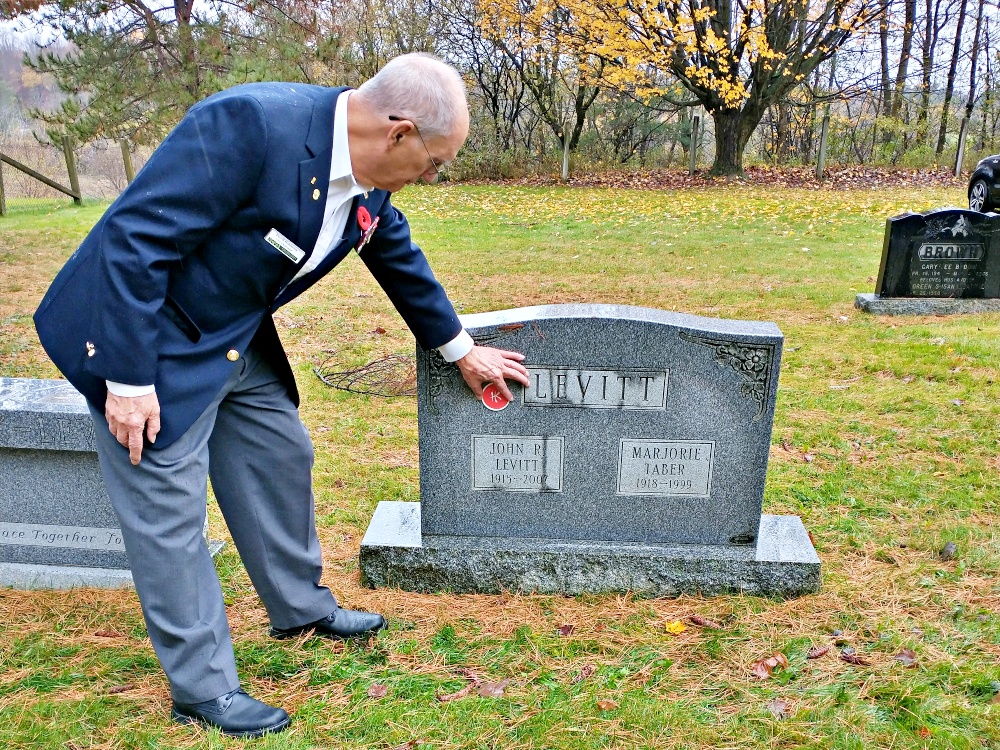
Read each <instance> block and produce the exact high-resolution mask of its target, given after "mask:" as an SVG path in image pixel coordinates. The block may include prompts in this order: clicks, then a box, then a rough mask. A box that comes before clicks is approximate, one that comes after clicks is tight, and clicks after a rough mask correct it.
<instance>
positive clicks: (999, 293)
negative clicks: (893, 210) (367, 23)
mask: <svg viewBox="0 0 1000 750" xmlns="http://www.w3.org/2000/svg"><path fill="white" fill-rule="evenodd" d="M998 298H1000V216H998V215H997V214H992V213H989V214H982V213H979V212H977V211H968V210H965V209H960V208H944V209H939V210H936V211H931V212H929V213H926V214H917V213H907V214H901V215H900V216H894V217H892V218H891V219H888V220H887V221H886V227H885V240H884V243H883V246H882V262H881V265H880V266H879V273H878V281H877V282H876V284H875V294H873V295H872V294H862V295H858V298H857V300H856V302H855V304H856V306H857V307H859V308H861V309H864V310H867V311H869V312H876V313H889V314H914V315H920V314H933V313H944V314H947V313H950V312H982V311H990V310H1000V304H998V303H997V302H994V300H997V299H998Z"/></svg>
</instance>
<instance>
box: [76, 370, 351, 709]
mask: <svg viewBox="0 0 1000 750" xmlns="http://www.w3.org/2000/svg"><path fill="white" fill-rule="evenodd" d="M91 415H92V417H93V419H94V428H95V430H94V431H95V433H96V436H97V452H98V455H99V456H100V461H101V471H102V473H103V475H104V482H105V485H106V487H107V491H108V495H109V496H110V498H111V504H112V506H113V507H114V510H115V513H117V515H118V520H119V521H120V523H121V530H122V538H123V540H124V542H125V552H126V554H127V555H128V561H129V566H130V567H131V569H132V577H133V580H134V581H135V588H136V592H137V593H138V595H139V602H140V604H141V605H142V614H143V617H144V618H145V620H146V627H147V629H148V631H149V637H150V640H151V641H152V642H153V649H154V650H155V651H156V656H157V658H158V659H159V660H160V665H161V666H162V667H163V671H164V672H165V673H166V675H167V678H168V679H169V680H170V691H171V694H172V696H173V698H174V700H175V701H178V702H181V703H197V702H200V701H205V700H210V699H212V698H216V697H218V696H220V695H222V694H224V693H228V692H229V691H231V690H235V689H236V688H237V687H239V684H240V683H239V678H238V677H237V674H236V661H235V659H234V656H233V644H232V641H231V639H230V635H229V623H228V620H227V619H226V609H225V604H224V603H223V599H222V588H221V587H220V585H219V578H218V575H217V574H216V572H215V566H214V565H213V563H212V558H211V555H210V554H209V552H208V548H207V547H206V545H205V540H204V537H203V535H202V532H203V526H204V523H205V512H206V508H205V505H206V495H207V477H209V476H210V477H211V479H212V489H213V490H214V492H215V497H216V499H217V500H218V503H219V508H220V509H221V510H222V515H223V516H224V517H225V519H226V525H227V526H228V527H229V531H230V533H231V534H232V537H233V542H234V543H235V544H236V549H237V550H238V551H239V554H240V557H241V558H242V560H243V564H244V565H245V566H246V569H247V572H248V573H249V574H250V579H251V580H252V581H253V585H254V588H255V589H256V590H257V594H258V595H259V596H260V598H261V601H262V602H263V603H264V607H265V608H266V610H267V614H268V617H269V618H270V620H271V624H272V625H274V626H276V627H279V628H290V627H295V626H298V625H304V624H306V623H308V622H313V621H314V620H318V619H319V618H321V617H325V616H326V615H328V614H330V613H331V612H332V611H333V610H334V609H336V607H337V602H336V600H335V599H334V597H333V594H331V593H330V590H329V589H327V588H326V587H325V586H321V585H320V583H319V581H320V575H321V573H322V568H323V563H322V550H321V549H320V545H319V539H318V537H317V536H316V521H315V512H314V508H313V495H312V464H313V448H312V442H311V441H310V439H309V435H308V433H307V432H306V428H305V425H303V424H302V421H301V420H300V419H299V414H298V410H297V409H296V408H295V406H294V405H293V404H292V402H291V399H290V398H289V397H288V393H287V391H286V389H285V387H284V385H283V384H282V383H281V382H280V380H279V379H278V377H277V376H276V375H275V373H274V372H273V370H272V369H271V367H270V366H268V365H267V363H266V362H264V360H263V359H262V358H261V357H259V356H257V355H256V354H255V353H254V352H253V350H251V351H248V352H247V353H246V354H245V355H244V356H243V357H242V358H241V359H240V360H239V362H238V363H237V365H236V368H235V371H234V373H233V375H232V376H231V377H230V378H229V381H228V382H227V383H226V385H225V387H224V388H223V389H222V390H221V391H220V392H219V395H218V396H217V397H216V399H215V401H213V402H212V404H211V405H210V406H209V407H208V408H207V409H206V410H205V412H204V413H203V414H202V415H201V417H199V418H198V421H196V422H195V423H194V424H193V425H192V426H191V428H190V429H189V430H188V431H187V432H186V433H184V435H183V436H181V438H180V439H179V440H177V442H175V443H173V444H172V445H170V446H168V447H167V448H165V449H163V450H156V449H155V448H154V449H150V448H149V446H147V447H146V448H145V449H144V450H143V452H142V460H141V461H140V462H139V465H138V466H132V464H131V463H130V462H129V458H128V450H127V449H126V448H124V447H123V446H122V445H120V444H119V443H118V441H117V440H116V439H115V436H114V435H112V434H111V432H110V431H109V430H108V424H107V420H106V419H105V417H104V414H103V413H100V412H97V411H95V410H94V409H93V407H91Z"/></svg>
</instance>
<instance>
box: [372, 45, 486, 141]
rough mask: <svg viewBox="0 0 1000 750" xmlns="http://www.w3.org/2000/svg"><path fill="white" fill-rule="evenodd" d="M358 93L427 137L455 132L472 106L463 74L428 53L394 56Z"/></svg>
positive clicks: (379, 110) (373, 105)
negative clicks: (461, 117)
mask: <svg viewBox="0 0 1000 750" xmlns="http://www.w3.org/2000/svg"><path fill="white" fill-rule="evenodd" d="M358 93H359V94H361V95H362V97H363V98H364V100H365V101H366V102H367V103H368V104H369V105H370V106H371V107H372V108H373V109H374V110H375V112H377V113H378V114H380V115H385V116H389V115H395V116H396V117H402V118H403V119H406V120H410V121H411V122H412V123H413V124H414V125H416V126H417V128H418V129H419V130H420V134H421V135H423V137H424V138H435V137H440V138H446V137H448V136H449V135H451V134H452V133H453V132H454V131H455V128H456V124H457V122H458V120H459V118H460V116H461V113H467V112H468V106H469V105H468V104H467V102H466V99H465V83H464V82H463V81H462V76H461V74H460V73H459V72H458V71H457V70H455V68H453V67H452V66H451V65H449V64H448V63H446V62H445V61H444V60H442V59H441V58H440V57H436V56H435V55H429V54H427V53H425V52H411V53H409V54H406V55H400V56H399V57H395V58H393V59H392V60H390V61H389V62H387V63H386V64H385V66H384V67H383V68H382V69H381V70H380V71H379V72H378V73H376V74H375V76H373V77H372V78H369V79H368V80H367V81H365V82H364V83H362V84H361V86H359V87H358Z"/></svg>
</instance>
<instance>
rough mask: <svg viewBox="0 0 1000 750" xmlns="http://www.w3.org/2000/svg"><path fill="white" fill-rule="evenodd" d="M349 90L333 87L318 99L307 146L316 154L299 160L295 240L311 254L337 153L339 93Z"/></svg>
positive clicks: (324, 206) (311, 152) (319, 226)
mask: <svg viewBox="0 0 1000 750" xmlns="http://www.w3.org/2000/svg"><path fill="white" fill-rule="evenodd" d="M346 90H347V89H346V87H344V88H337V89H330V90H329V92H327V94H326V95H325V96H322V97H320V98H319V99H317V100H316V104H315V106H314V107H313V116H312V122H311V123H310V126H309V135H308V136H307V137H306V149H307V150H308V151H309V153H310V154H311V155H312V158H310V159H305V160H304V161H301V162H299V231H298V233H297V235H296V237H295V244H297V245H298V246H299V247H300V248H302V249H303V250H305V251H306V257H307V258H308V256H309V255H311V254H312V251H313V247H314V246H315V244H316V238H317V237H318V236H319V230H320V228H321V227H322V226H323V213H324V210H325V209H326V192H327V188H328V187H329V186H330V159H331V157H332V155H333V116H334V111H335V109H336V104H337V97H338V96H340V94H342V93H343V92H344V91H346Z"/></svg>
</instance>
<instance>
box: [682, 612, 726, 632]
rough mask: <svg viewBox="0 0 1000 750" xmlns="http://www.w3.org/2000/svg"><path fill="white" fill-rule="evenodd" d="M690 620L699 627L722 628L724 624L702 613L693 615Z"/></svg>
mask: <svg viewBox="0 0 1000 750" xmlns="http://www.w3.org/2000/svg"><path fill="white" fill-rule="evenodd" d="M688 620H690V621H691V622H692V623H693V624H694V625H697V626H698V627H699V628H711V629H712V630H722V626H721V625H720V624H719V623H717V622H716V621H715V620H709V619H708V618H707V617H702V616H701V615H691V616H690V617H689V618H688Z"/></svg>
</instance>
